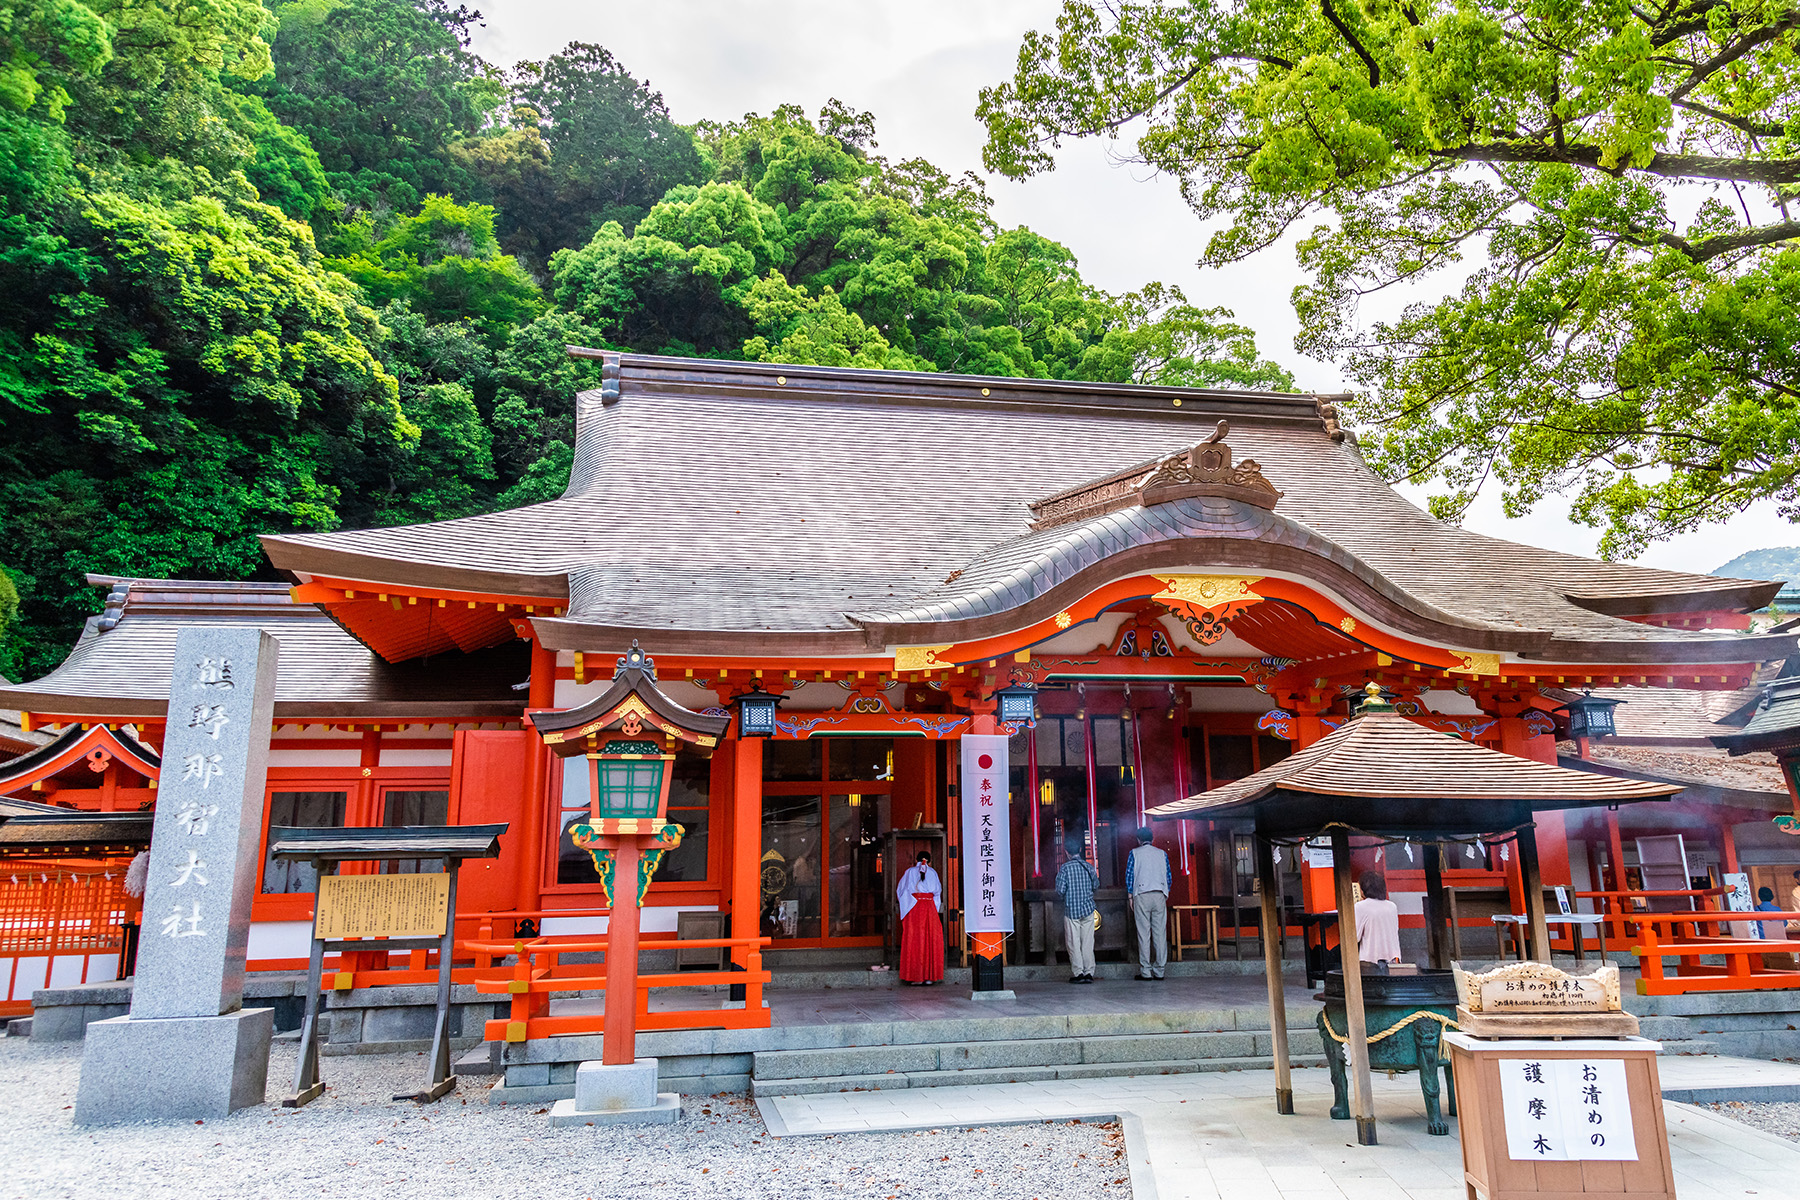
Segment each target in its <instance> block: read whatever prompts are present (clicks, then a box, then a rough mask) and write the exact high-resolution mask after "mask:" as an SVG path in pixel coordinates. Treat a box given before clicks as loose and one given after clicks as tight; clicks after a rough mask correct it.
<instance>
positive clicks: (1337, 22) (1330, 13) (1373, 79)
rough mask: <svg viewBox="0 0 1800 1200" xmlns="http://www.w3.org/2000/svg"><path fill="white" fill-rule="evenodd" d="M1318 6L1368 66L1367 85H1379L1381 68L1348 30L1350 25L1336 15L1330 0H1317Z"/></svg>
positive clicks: (1364, 64)
mask: <svg viewBox="0 0 1800 1200" xmlns="http://www.w3.org/2000/svg"><path fill="white" fill-rule="evenodd" d="M1319 7H1320V8H1321V9H1322V10H1324V13H1325V19H1326V20H1327V21H1330V22H1331V24H1332V25H1333V26H1334V27H1335V28H1336V29H1337V31H1338V32H1339V33H1340V34H1342V35H1343V37H1344V40H1345V41H1346V42H1349V43H1350V48H1351V49H1352V50H1354V51H1356V57H1358V58H1360V59H1362V60H1363V66H1365V67H1367V68H1369V86H1370V87H1372V88H1374V87H1380V86H1381V68H1380V67H1378V66H1376V65H1375V60H1374V59H1373V58H1371V57H1370V56H1369V52H1368V51H1367V50H1365V49H1363V44H1362V43H1361V42H1360V41H1358V40H1357V39H1356V35H1355V34H1354V33H1351V32H1350V26H1348V25H1346V24H1345V23H1344V19H1343V18H1342V17H1340V16H1338V12H1337V9H1335V8H1333V7H1332V6H1331V0H1319Z"/></svg>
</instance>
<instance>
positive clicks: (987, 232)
mask: <svg viewBox="0 0 1800 1200" xmlns="http://www.w3.org/2000/svg"><path fill="white" fill-rule="evenodd" d="M874 134H875V129H874V119H873V118H872V117H871V116H870V115H869V114H867V113H857V112H852V111H851V110H849V109H847V108H845V107H843V106H842V105H840V104H837V103H836V102H833V103H831V104H829V105H827V106H826V108H825V109H824V111H822V112H821V113H820V115H819V118H818V120H817V122H816V123H815V122H813V121H811V120H808V119H807V117H806V115H805V113H804V112H802V111H801V110H800V109H798V108H793V107H785V108H781V109H778V110H777V111H776V112H775V113H774V114H773V115H771V116H767V117H762V116H754V115H753V116H750V117H746V118H745V119H744V120H743V121H741V122H737V123H734V124H730V125H706V126H702V127H701V129H700V130H699V135H700V137H701V139H702V141H703V142H704V144H705V146H706V149H707V151H708V154H709V157H710V158H711V160H712V161H713V162H714V163H716V164H717V169H718V174H719V178H718V180H716V181H715V182H713V183H709V184H707V185H705V186H704V187H699V188H694V187H678V188H674V189H671V190H670V192H669V193H668V194H667V196H666V197H665V198H664V199H663V201H662V202H661V203H659V204H657V205H656V206H655V207H654V208H652V209H651V210H650V212H649V213H648V214H647V215H646V216H645V217H644V219H643V220H642V221H641V222H639V224H638V225H637V227H636V228H635V229H634V230H632V231H631V232H630V233H629V234H627V233H626V231H625V230H624V229H623V228H622V227H621V226H619V225H617V224H616V223H614V224H609V225H607V226H605V227H603V228H602V229H601V230H600V232H599V233H598V234H596V235H595V237H594V238H593V240H592V241H590V242H589V243H588V244H587V245H586V246H584V247H582V248H581V249H579V250H564V251H561V252H559V253H557V254H556V255H554V256H552V258H551V261H550V272H551V275H552V278H553V295H554V298H555V302H556V304H557V305H558V306H559V307H561V308H564V309H566V310H569V311H571V312H576V313H579V314H580V315H581V317H582V319H583V320H585V321H587V322H588V323H590V324H591V325H593V326H594V327H595V328H596V329H598V330H599V331H600V332H601V334H602V335H603V336H604V337H605V338H606V339H607V340H608V343H609V344H612V345H618V346H624V347H628V348H631V349H634V350H644V351H651V352H656V353H668V354H692V353H702V354H711V355H725V356H739V355H742V356H745V357H750V358H756V359H762V360H766V361H786V362H810V363H822V364H833V365H857V366H871V365H878V364H879V365H885V366H888V367H892V368H901V367H910V368H914V369H920V370H940V371H960V372H970V373H980V374H992V375H1021V376H1028V377H1037V378H1052V377H1058V378H1067V379H1093V380H1110V381H1115V382H1125V381H1133V380H1135V381H1139V382H1169V383H1177V382H1193V383H1198V382H1201V381H1203V380H1207V381H1216V382H1222V383H1238V384H1241V385H1242V386H1261V387H1269V386H1289V387H1291V386H1292V380H1291V379H1290V378H1289V377H1288V375H1287V373H1286V372H1284V371H1283V370H1281V368H1279V367H1277V366H1275V365H1273V364H1271V363H1267V362H1264V361H1262V360H1260V359H1258V358H1257V357H1256V354H1255V346H1254V339H1253V337H1252V336H1251V335H1250V333H1249V331H1248V330H1245V329H1243V328H1241V327H1239V326H1235V325H1231V324H1230V323H1229V317H1230V314H1229V313H1228V312H1226V311H1225V310H1223V309H1213V310H1206V311H1202V310H1198V309H1195V308H1193V307H1191V306H1189V305H1188V304H1187V303H1186V301H1185V299H1184V298H1183V297H1182V296H1181V294H1180V292H1179V291H1177V290H1175V289H1173V288H1165V287H1163V286H1161V285H1152V287H1151V288H1149V289H1147V290H1145V291H1144V292H1141V293H1138V294H1135V295H1128V296H1112V295H1108V294H1107V293H1105V292H1102V291H1100V290H1099V289H1097V288H1094V287H1092V286H1091V285H1089V284H1087V283H1086V282H1084V281H1083V280H1082V278H1081V275H1080V271H1079V269H1078V267H1077V264H1076V262H1075V258H1074V255H1073V254H1071V253H1070V252H1069V250H1068V249H1067V247H1064V246H1061V245H1059V244H1057V243H1056V242H1053V241H1050V240H1049V239H1047V238H1044V237H1041V236H1040V235H1038V234H1035V233H1033V232H1031V231H1030V230H1028V229H1014V230H1006V231H1001V230H999V229H997V228H996V227H995V225H994V223H993V221H992V219H991V218H990V217H989V215H988V208H989V205H990V202H989V199H988V196H987V193H986V191H985V190H984V189H983V188H982V187H981V184H980V181H979V180H978V179H976V178H975V177H973V176H964V177H962V178H960V179H953V178H951V177H950V176H948V175H946V174H945V173H943V172H942V171H940V170H938V169H937V168H936V167H933V166H932V165H931V164H929V163H926V162H922V161H919V160H909V161H906V162H902V163H898V164H894V163H889V162H888V161H887V160H885V159H883V158H881V157H879V156H876V155H874V154H873V153H871V151H872V150H873V149H874V148H875V141H874Z"/></svg>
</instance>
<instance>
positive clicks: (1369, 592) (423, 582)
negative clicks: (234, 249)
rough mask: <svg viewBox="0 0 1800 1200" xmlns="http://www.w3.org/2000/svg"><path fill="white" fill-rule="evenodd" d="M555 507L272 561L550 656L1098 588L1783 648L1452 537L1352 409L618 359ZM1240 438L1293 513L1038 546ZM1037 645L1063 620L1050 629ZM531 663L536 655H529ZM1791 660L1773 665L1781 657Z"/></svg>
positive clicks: (1060, 600)
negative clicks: (1163, 473)
mask: <svg viewBox="0 0 1800 1200" xmlns="http://www.w3.org/2000/svg"><path fill="white" fill-rule="evenodd" d="M606 358H607V361H606V364H605V370H606V373H607V375H608V382H607V384H606V386H605V387H604V388H603V389H601V390H596V391H593V392H587V393H584V394H582V395H581V396H580V397H579V400H578V405H577V422H578V428H577V439H576V451H575V465H574V471H573V474H572V477H571V479H570V481H569V486H568V489H567V491H566V492H565V493H564V495H563V496H562V497H561V498H560V499H557V500H553V501H550V502H548V503H544V504H538V505H532V506H529V507H526V508H520V509H514V510H511V511H507V512H499V513H492V514H488V515H484V516H475V517H466V518H462V519H460V520H455V521H443V522H437V523H433V524H428V525H414V526H401V527H395V528H387V529H364V530H354V531H346V532H337V533H317V534H294V535H286V536H280V537H267V538H265V539H264V545H265V548H266V550H267V553H268V555H269V557H270V560H271V561H272V562H273V563H274V564H275V566H276V567H278V568H280V569H281V570H283V571H285V572H287V573H289V574H290V575H291V576H292V577H294V578H296V579H301V580H305V579H310V578H314V577H320V576H322V577H327V578H331V579H336V580H354V581H364V582H369V583H372V584H378V585H379V584H387V585H392V586H393V587H394V588H396V589H400V588H404V587H408V586H410V587H417V588H437V589H445V590H451V591H458V590H460V591H467V592H473V593H482V594H502V595H508V596H522V597H527V598H531V597H536V598H542V599H545V600H548V601H553V602H554V603H555V604H556V605H558V606H561V605H563V604H565V603H566V606H567V611H566V613H565V615H563V616H561V617H550V616H544V615H540V616H538V617H537V618H536V620H535V624H536V626H537V629H538V632H539V634H540V635H541V636H542V637H543V638H544V640H545V643H546V644H547V645H550V646H552V647H560V648H566V649H610V650H612V651H614V652H616V651H617V649H618V648H619V647H620V646H622V645H623V644H625V642H627V641H629V640H630V638H631V637H634V636H642V637H644V638H645V639H646V643H647V644H654V645H655V646H657V647H658V648H659V649H660V650H663V651H665V652H678V651H684V650H685V651H690V652H716V653H728V654H750V653H760V652H783V651H786V652H796V651H798V652H810V653H859V652H867V651H868V650H870V649H872V648H876V649H878V648H879V647H881V646H883V645H891V644H906V643H914V642H923V641H928V640H932V637H933V636H934V630H935V633H936V635H938V636H937V639H936V640H940V641H948V640H953V639H952V638H951V637H947V636H941V635H942V634H943V633H944V631H945V629H946V628H947V623H960V624H957V625H956V627H955V636H956V637H964V636H985V634H984V633H983V631H989V632H998V631H1001V630H1003V629H1007V628H1017V627H1019V626H1020V625H1021V624H1022V623H1025V622H1024V618H1023V616H1022V614H1024V613H1026V612H1028V611H1037V610H1039V609H1043V610H1045V613H1044V615H1048V614H1050V613H1054V612H1055V611H1057V608H1058V607H1060V606H1061V605H1063V604H1065V603H1067V602H1069V601H1070V600H1071V599H1072V598H1075V597H1078V596H1079V595H1080V594H1082V593H1083V592H1085V591H1086V590H1088V589H1090V588H1091V587H1092V586H1093V585H1094V583H1095V581H1096V580H1103V579H1105V578H1114V577H1118V576H1119V575H1122V574H1130V573H1135V572H1140V571H1149V570H1169V569H1174V570H1179V569H1188V570H1194V569H1200V570H1206V569H1230V570H1240V571H1250V570H1258V571H1262V572H1265V573H1270V574H1276V573H1279V574H1285V575H1290V576H1294V577H1299V578H1306V579H1313V580H1318V581H1320V582H1321V583H1323V584H1324V585H1325V586H1327V587H1329V588H1331V589H1333V590H1335V591H1337V592H1338V593H1339V594H1340V595H1344V596H1346V597H1347V598H1348V599H1349V600H1350V601H1351V602H1352V603H1353V604H1356V605H1358V606H1360V607H1362V608H1363V609H1364V610H1365V611H1367V612H1370V613H1371V614H1372V615H1374V616H1375V617H1376V618H1377V619H1379V620H1382V621H1384V622H1387V623H1389V624H1390V625H1391V626H1392V627H1394V628H1397V629H1399V630H1400V631H1401V632H1402V633H1407V634H1410V635H1413V636H1416V637H1418V638H1420V639H1421V640H1429V641H1432V642H1434V643H1438V644H1452V645H1456V646H1460V647H1463V648H1465V649H1481V650H1496V651H1501V652H1506V653H1513V654H1517V655H1519V656H1521V657H1530V658H1538V659H1543V660H1546V661H1560V662H1645V663H1648V662H1684V661H1686V662H1713V661H1747V660H1751V659H1759V658H1769V657H1775V656H1778V655H1780V654H1785V653H1787V652H1790V651H1791V650H1792V649H1793V647H1794V639H1793V638H1792V637H1784V638H1781V639H1776V641H1778V642H1779V645H1774V644H1771V645H1766V646H1749V645H1727V644H1725V643H1736V642H1751V641H1755V640H1756V639H1745V638H1739V637H1736V636H1734V635H1727V634H1721V633H1716V632H1707V631H1701V630H1678V629H1665V628H1657V627H1652V626H1647V625H1644V624H1641V623H1638V622H1633V621H1627V620H1622V619H1620V618H1621V617H1622V616H1641V615H1646V614H1653V613H1663V612H1685V611H1705V610H1711V611H1720V610H1724V611H1742V610H1745V609H1749V608H1756V607H1760V606H1762V605H1764V604H1766V603H1767V602H1768V600H1769V598H1770V597H1772V596H1773V595H1774V594H1775V592H1776V591H1777V590H1778V589H1779V587H1780V584H1779V583H1767V582H1761V581H1754V580H1733V579H1720V578H1716V577H1713V576H1709V575H1693V574H1684V573H1680V572H1671V571H1659V570H1651V569H1648V568H1642V567H1634V566H1628V565H1622V564H1613V563H1602V562H1596V561H1593V560H1590V559H1585V558H1580V557H1577V556H1574V555H1568V554H1559V553H1556V552H1553V551H1549V550H1541V549H1537V548H1535V547H1530V546H1521V545H1517V544H1514V543H1510V542H1504V541H1499V540H1496V539H1493V538H1487V537H1483V536H1480V535H1478V534H1474V533H1470V532H1467V531H1465V530H1462V529H1458V528H1455V527H1453V526H1449V525H1445V524H1443V523H1442V522H1439V521H1436V520H1434V519H1433V518H1431V517H1430V516H1429V515H1427V514H1426V513H1424V512H1422V511H1420V510H1419V509H1418V508H1417V507H1415V506H1414V505H1412V504H1411V503H1409V502H1408V501H1406V500H1405V499H1404V498H1402V497H1401V496H1400V495H1398V494H1397V493H1396V492H1394V491H1393V490H1392V489H1390V488H1389V487H1388V486H1387V485H1386V484H1385V483H1384V482H1382V480H1381V479H1379V478H1378V477H1377V476H1376V475H1375V474H1374V472H1373V471H1371V470H1370V469H1369V467H1368V466H1367V465H1366V464H1365V463H1364V462H1363V460H1362V457H1361V455H1360V453H1359V452H1358V450H1357V449H1356V446H1355V444H1354V439H1351V438H1348V437H1346V435H1345V434H1344V432H1343V431H1342V430H1340V429H1339V428H1338V427H1337V424H1336V421H1335V419H1334V415H1333V411H1332V410H1331V408H1330V405H1329V400H1330V399H1331V398H1329V397H1319V396H1311V395H1289V394H1278V393H1266V392H1233V391H1201V390H1193V389H1177V388H1151V387H1133V386H1118V385H1107V384H1090V383H1068V382H1056V381H1042V380H1019V379H999V378H982V377H973V376H956V375H934V374H919V373H910V372H882V371H854V370H845V369H833V368H822V367H788V366H771V365H767V364H758V363H736V362H713V361H705V360H693V359H676V358H661V357H654V356H645V355H623V356H617V355H608V356H606ZM1221 419H1224V420H1227V421H1229V422H1230V428H1231V433H1230V439H1231V443H1232V445H1233V447H1235V449H1236V451H1237V453H1238V454H1239V455H1241V456H1243V457H1247V458H1253V459H1254V460H1255V462H1256V463H1257V464H1259V465H1260V468H1261V473H1262V476H1263V477H1264V478H1266V480H1267V481H1268V483H1269V484H1270V485H1272V487H1273V489H1275V490H1276V491H1278V492H1280V493H1281V496H1280V499H1279V502H1278V503H1276V504H1275V506H1274V508H1273V510H1272V511H1271V510H1270V509H1269V508H1267V507H1264V506H1261V505H1258V504H1252V503H1248V502H1246V501H1245V500H1242V499H1232V498H1229V497H1226V496H1188V497H1184V498H1179V499H1173V500H1170V501H1169V502H1167V503H1162V504H1156V505H1153V506H1151V507H1142V506H1133V507H1126V508H1121V509H1116V510H1114V511H1105V512H1100V513H1099V515H1096V516H1092V517H1091V518H1088V519H1083V520H1074V521H1071V522H1069V523H1066V524H1059V525H1055V526H1054V527H1048V528H1043V529H1041V530H1039V531H1036V532H1034V531H1033V530H1032V528H1031V524H1032V520H1033V517H1032V510H1031V506H1032V505H1033V504H1034V503H1039V502H1043V501H1045V500H1047V499H1049V498H1052V497H1055V496H1057V495H1058V494H1059V493H1065V492H1067V491H1068V490H1069V489H1071V488H1075V487H1077V486H1078V485H1080V484H1081V483H1082V482H1083V481H1084V480H1096V479H1100V480H1104V479H1105V478H1106V477H1107V476H1108V475H1109V474H1113V473H1118V472H1121V471H1125V470H1126V469H1127V468H1130V467H1132V466H1133V465H1134V464H1140V463H1148V462H1153V461H1155V460H1159V459H1163V458H1166V457H1167V456H1170V455H1172V454H1174V453H1175V452H1178V451H1181V450H1184V449H1185V448H1187V447H1190V446H1193V445H1194V444H1196V443H1198V442H1201V441H1203V440H1204V439H1205V438H1206V437H1207V435H1208V434H1209V433H1211V432H1212V431H1213V430H1214V428H1215V427H1216V425H1217V423H1218V422H1219V421H1220V420H1221ZM1032 619H1039V618H1035V617H1034V618H1032ZM507 636H510V634H508V635H507ZM1764 640H1767V639H1764Z"/></svg>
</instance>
